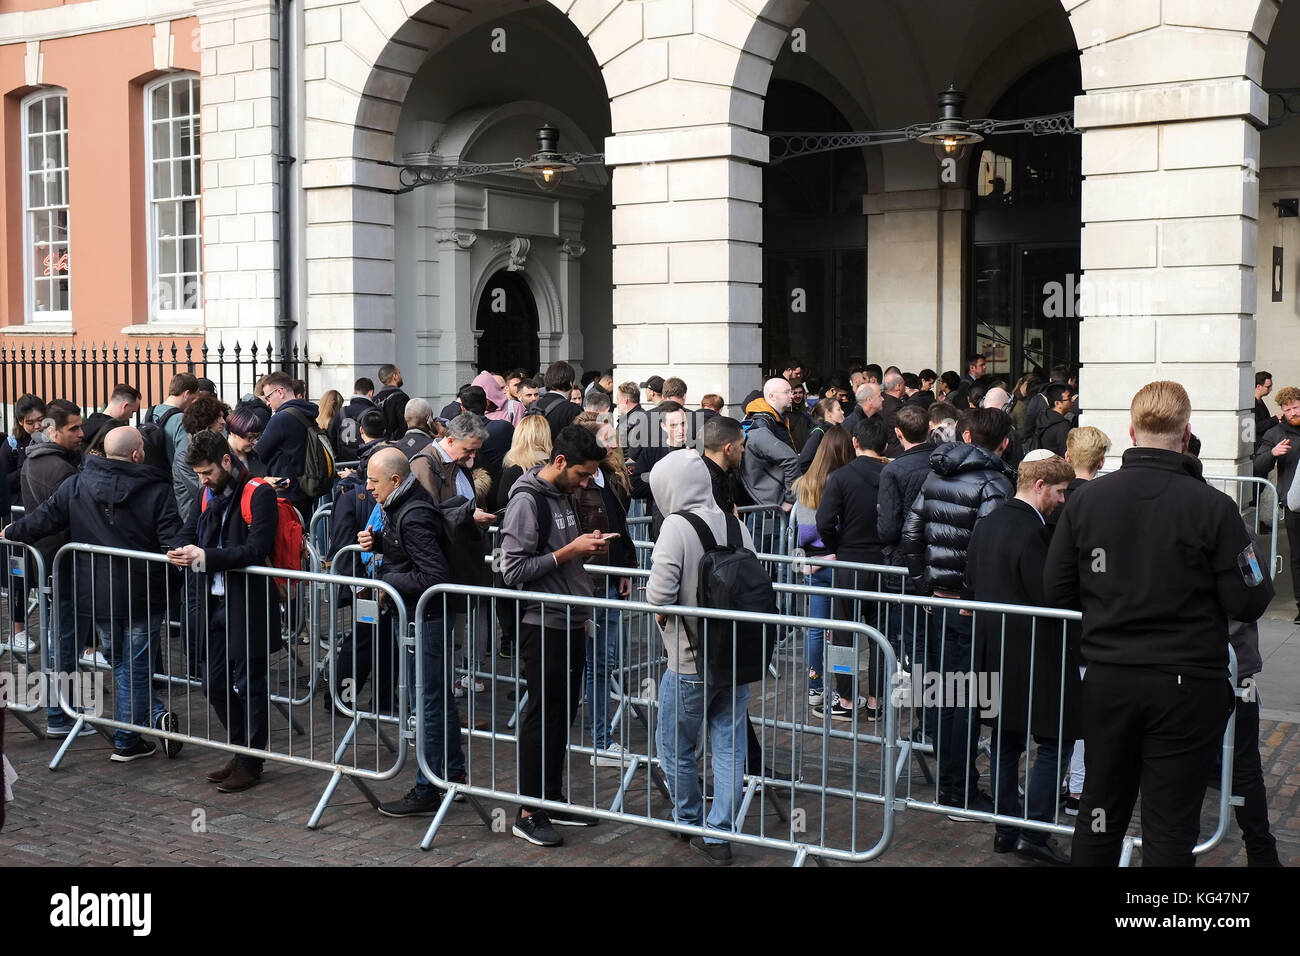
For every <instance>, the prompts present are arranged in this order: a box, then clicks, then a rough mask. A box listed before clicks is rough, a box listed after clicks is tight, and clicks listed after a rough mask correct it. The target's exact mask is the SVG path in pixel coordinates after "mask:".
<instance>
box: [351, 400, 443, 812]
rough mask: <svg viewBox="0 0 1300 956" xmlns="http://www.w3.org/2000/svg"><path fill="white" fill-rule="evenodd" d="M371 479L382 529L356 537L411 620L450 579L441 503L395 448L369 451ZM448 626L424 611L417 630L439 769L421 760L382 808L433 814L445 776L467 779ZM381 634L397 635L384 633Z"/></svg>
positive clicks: (432, 758)
mask: <svg viewBox="0 0 1300 956" xmlns="http://www.w3.org/2000/svg"><path fill="white" fill-rule="evenodd" d="M412 404H414V400H412ZM366 487H367V488H368V489H369V490H370V493H371V494H373V495H374V496H375V501H377V502H379V506H380V508H381V509H382V510H383V515H384V526H383V530H382V531H380V532H378V533H376V532H373V531H371V530H370V529H369V528H367V529H366V530H364V531H362V532H360V533H359V534H358V535H357V543H358V544H359V545H361V547H362V550H365V551H370V552H373V553H376V554H381V555H383V561H382V562H381V563H380V565H379V580H381V581H383V582H384V583H385V584H389V585H392V587H393V589H394V590H395V591H397V593H398V594H399V595H401V598H402V603H403V604H404V605H405V609H406V619H407V620H408V621H413V620H415V606H416V602H417V601H419V599H420V595H421V594H423V593H424V592H425V591H426V590H428V589H429V588H431V587H433V586H434V585H435V584H442V583H444V582H445V581H446V580H447V558H446V556H445V555H444V554H443V553H442V546H441V544H440V541H441V537H440V535H439V533H438V529H439V523H440V521H441V516H440V515H439V513H438V506H437V505H436V504H435V503H434V500H433V497H432V496H431V495H430V494H429V493H428V492H427V491H425V490H424V486H423V485H422V484H420V482H419V481H417V480H416V477H415V475H413V474H412V473H411V465H410V462H408V461H407V460H406V456H405V455H404V454H402V452H401V450H400V449H397V448H384V449H381V450H380V451H377V452H375V453H374V454H373V455H371V456H370V463H369V465H367V466H366ZM441 606H442V602H441V601H433V602H431V604H430V608H431V609H432V610H431V613H433V614H437V613H438V611H439V610H440V609H441ZM392 610H393V609H392V608H387V609H386V613H387V614H390V615H391V614H392ZM386 631H387V628H385V627H383V626H382V625H381V627H380V634H381V635H386ZM450 633H451V632H449V631H444V628H443V621H442V618H440V617H434V618H426V619H425V620H423V621H421V622H420V627H419V630H418V635H419V636H418V637H417V638H416V646H417V648H418V652H419V653H420V655H421V656H422V659H423V667H424V696H423V698H422V699H421V700H419V701H416V702H415V706H414V708H413V711H414V713H415V714H416V715H417V716H419V718H420V719H421V720H423V721H424V728H425V733H424V744H425V746H424V760H423V763H424V765H425V766H427V767H428V768H429V770H430V771H432V773H433V775H434V776H433V778H430V777H429V776H427V775H426V774H425V772H424V769H423V768H422V767H417V768H416V771H415V786H413V787H412V788H411V789H410V790H409V791H407V793H406V795H405V796H403V797H402V798H401V799H399V800H394V801H392V802H391V803H385V804H381V805H380V807H379V812H380V813H382V814H383V815H384V816H388V817H413V816H431V815H432V814H434V813H436V812H437V810H438V807H439V806H440V805H441V804H442V801H443V798H444V797H445V796H446V793H447V791H446V788H445V787H444V786H443V784H446V783H457V782H464V780H465V754H464V752H463V751H462V750H461V746H460V715H459V713H458V712H457V709H456V698H455V696H454V695H453V693H452V686H451V681H452V676H453V675H452V670H453V668H452V667H451V664H450V658H451V651H452V648H451V647H446V646H444V640H443V638H444V634H448V635H449V634H450ZM382 640H384V641H389V640H391V638H390V637H387V636H384V637H382ZM412 673H414V672H413V671H412ZM435 781H436V782H435Z"/></svg>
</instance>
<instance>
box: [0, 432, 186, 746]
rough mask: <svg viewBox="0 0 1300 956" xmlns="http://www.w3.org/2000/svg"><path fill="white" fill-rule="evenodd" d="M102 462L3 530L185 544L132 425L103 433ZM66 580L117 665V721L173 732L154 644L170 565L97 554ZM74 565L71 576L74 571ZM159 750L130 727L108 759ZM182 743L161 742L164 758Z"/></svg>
mask: <svg viewBox="0 0 1300 956" xmlns="http://www.w3.org/2000/svg"><path fill="white" fill-rule="evenodd" d="M103 448H104V456H105V457H102V458H101V457H99V456H93V455H92V456H90V457H88V458H87V459H86V464H85V468H84V470H83V471H82V472H81V473H80V474H74V475H72V476H70V477H69V478H68V479H67V480H66V481H64V482H63V483H62V484H61V485H59V487H58V489H57V490H56V491H55V492H54V494H53V495H51V496H50V497H49V498H47V499H46V500H45V502H44V503H43V504H42V505H41V506H40V507H39V508H37V509H36V510H35V511H34V512H30V513H28V514H27V515H25V516H24V517H23V518H21V519H19V520H18V521H15V522H14V523H13V524H12V525H10V526H9V527H8V528H6V529H5V531H4V536H5V537H6V538H9V539H11V540H14V541H33V540H37V539H39V538H43V537H46V536H48V535H51V534H55V533H59V532H66V533H67V534H68V537H69V540H71V541H74V542H78V543H81V544H94V545H102V546H107V547H113V548H126V549H129V550H131V551H149V552H152V553H154V554H161V553H162V551H163V550H164V549H166V548H171V547H179V546H180V545H181V544H182V543H183V539H182V531H181V520H180V516H179V515H178V514H177V512H176V503H175V501H174V499H173V498H172V494H171V487H170V484H169V481H168V478H169V476H164V475H163V474H162V472H160V471H158V470H157V469H156V468H150V467H148V466H147V465H145V464H144V458H145V452H144V439H143V438H142V437H141V435H140V433H139V432H138V431H137V430H136V429H134V428H131V427H128V426H122V427H120V428H114V429H113V430H112V431H110V432H108V433H107V434H106V435H105V436H104V442H103ZM65 562H66V564H65V566H64V567H62V568H60V573H61V574H62V573H65V572H66V573H70V574H72V577H73V579H74V580H75V582H76V584H77V587H78V593H77V603H78V604H79V605H80V607H79V608H78V610H79V611H80V613H81V615H82V617H85V616H87V615H93V616H92V620H93V622H94V626H95V630H96V631H97V632H98V633H99V636H100V640H101V641H102V642H103V644H104V647H105V648H106V649H107V650H108V652H109V656H110V658H111V660H112V662H113V682H114V684H116V686H117V698H116V707H115V709H114V712H113V716H114V719H115V720H118V721H121V722H122V723H127V724H135V725H136V726H145V727H156V728H157V729H159V730H166V731H173V732H174V731H175V730H176V728H177V724H176V718H175V717H174V716H173V715H172V714H171V713H169V712H168V711H167V708H166V707H165V706H164V705H163V703H162V701H161V700H159V699H158V698H157V697H156V696H154V694H153V690H152V686H151V680H150V679H151V677H152V673H151V672H152V667H151V662H152V660H153V654H152V650H151V645H156V644H157V643H158V642H159V641H160V640H161V637H162V634H161V632H162V623H163V614H164V612H165V611H166V609H167V603H168V602H167V578H166V571H167V566H166V565H165V564H163V563H159V562H145V561H129V560H128V559H127V558H120V557H108V556H106V555H100V554H84V553H78V554H75V555H74V556H73V558H72V561H67V560H66V558H65ZM74 564H75V573H73V565H74ZM156 749H157V748H156V747H155V746H154V745H153V744H152V743H148V742H146V741H145V740H143V739H141V737H140V735H139V734H138V733H136V732H135V731H131V730H115V731H113V754H112V755H111V757H110V759H111V760H114V761H117V762H119V763H126V762H129V761H132V760H135V759H136V758H138V757H150V756H152V755H153V754H154V752H155V750H156ZM180 749H181V742H180V741H178V740H177V741H173V740H165V741H163V750H164V752H165V753H166V754H167V756H168V757H174V756H176V754H178V753H179V752H180Z"/></svg>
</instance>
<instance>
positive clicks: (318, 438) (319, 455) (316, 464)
mask: <svg viewBox="0 0 1300 956" xmlns="http://www.w3.org/2000/svg"><path fill="white" fill-rule="evenodd" d="M285 411H287V412H288V413H289V414H290V415H292V416H293V417H294V418H296V419H298V421H300V422H302V424H303V427H304V428H306V429H307V445H306V449H305V451H304V452H303V457H302V474H301V475H288V476H287V477H289V478H297V479H298V490H299V491H301V492H302V493H303V494H304V495H305V496H306V497H308V498H310V499H312V500H315V499H316V498H323V497H324V496H325V495H328V494H329V493H330V492H331V491H333V489H334V483H335V482H336V481H338V480H339V476H338V472H336V471H335V470H334V449H333V448H331V447H330V440H329V439H328V438H327V437H326V436H325V433H324V432H323V431H321V430H320V426H319V425H317V424H316V421H315V419H313V418H312V417H311V416H310V415H308V414H307V413H306V412H304V411H302V410H301V409H298V408H287V409H285Z"/></svg>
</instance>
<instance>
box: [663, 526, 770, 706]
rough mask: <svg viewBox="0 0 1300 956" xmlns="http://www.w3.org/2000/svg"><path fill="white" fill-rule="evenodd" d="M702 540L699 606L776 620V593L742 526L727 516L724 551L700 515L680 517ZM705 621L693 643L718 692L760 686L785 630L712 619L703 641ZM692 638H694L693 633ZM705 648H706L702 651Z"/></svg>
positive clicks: (699, 665)
mask: <svg viewBox="0 0 1300 956" xmlns="http://www.w3.org/2000/svg"><path fill="white" fill-rule="evenodd" d="M677 513H678V514H680V515H681V516H682V517H683V518H685V519H686V520H687V521H688V522H690V525H691V527H692V528H694V529H695V533H696V534H697V535H699V538H700V545H701V546H702V547H703V548H704V556H703V557H702V558H701V559H700V567H699V572H698V578H697V591H696V594H697V597H696V604H698V605H699V606H700V607H708V608H715V609H717V610H725V611H755V612H757V613H760V614H771V615H774V616H775V615H776V614H777V613H778V612H777V606H776V589H775V588H774V587H773V586H772V578H771V576H770V575H769V574H768V573H767V569H766V568H764V567H763V564H762V562H761V561H759V560H758V558H757V557H756V556H755V555H754V552H753V551H750V550H749V549H748V548H746V547H745V545H744V538H743V537H742V536H741V533H740V522H739V521H738V520H737V519H736V517H735V515H727V516H726V518H727V543H726V544H723V545H720V544H718V542H717V539H715V538H714V537H713V532H712V531H710V530H709V526H708V525H707V524H706V523H705V521H704V519H703V518H701V517H700V516H699V515H696V514H690V513H689V512H685V511H679V512H677ZM705 623H706V619H704V618H701V619H700V621H699V627H698V629H697V634H696V636H695V637H692V638H691V639H690V641H691V650H692V651H693V652H694V654H695V665H696V668H697V669H698V670H699V671H700V673H701V674H702V675H703V676H704V677H705V679H706V680H707V681H708V683H710V684H712V685H713V686H714V687H715V688H717V687H726V686H729V685H731V684H732V683H733V681H734V683H735V684H736V686H740V685H741V684H752V683H753V682H755V681H757V680H760V679H761V678H762V676H763V673H764V672H765V671H766V670H767V665H768V663H769V662H770V661H771V660H772V652H773V651H774V650H775V649H776V642H777V638H778V637H779V636H780V627H779V626H778V625H777V624H776V623H775V622H773V623H771V624H760V623H757V622H754V621H724V620H721V619H718V618H712V619H707V623H708V625H709V627H708V630H709V639H708V641H707V642H705V641H704V638H703V635H704V625H705ZM688 633H689V632H688ZM701 643H706V644H707V646H706V647H700V646H698V645H700V644H701Z"/></svg>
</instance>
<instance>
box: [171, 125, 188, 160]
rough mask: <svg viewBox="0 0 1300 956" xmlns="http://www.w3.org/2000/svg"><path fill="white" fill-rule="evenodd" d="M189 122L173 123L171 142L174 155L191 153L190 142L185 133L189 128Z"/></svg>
mask: <svg viewBox="0 0 1300 956" xmlns="http://www.w3.org/2000/svg"><path fill="white" fill-rule="evenodd" d="M188 127H189V124H188V123H172V124H171V143H172V156H173V157H180V156H188V155H189V154H190V149H189V144H188V143H187V142H186V141H185V136H184V133H185V131H186V130H187V129H188Z"/></svg>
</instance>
